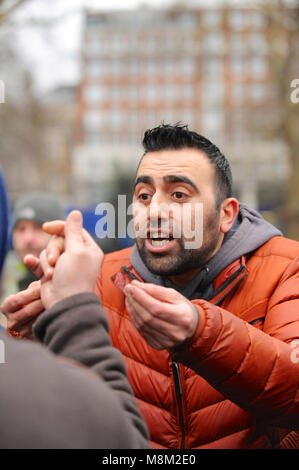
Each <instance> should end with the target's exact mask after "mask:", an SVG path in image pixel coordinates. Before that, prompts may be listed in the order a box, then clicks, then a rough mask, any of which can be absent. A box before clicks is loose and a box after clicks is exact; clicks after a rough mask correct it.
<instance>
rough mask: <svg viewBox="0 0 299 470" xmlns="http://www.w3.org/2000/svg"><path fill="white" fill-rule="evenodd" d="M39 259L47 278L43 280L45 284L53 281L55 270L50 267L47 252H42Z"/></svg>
mask: <svg viewBox="0 0 299 470" xmlns="http://www.w3.org/2000/svg"><path fill="white" fill-rule="evenodd" d="M39 258H40V264H41V267H42V270H43V272H44V276H45V278H44V279H43V282H44V281H45V280H49V279H52V277H53V273H54V268H53V266H50V264H49V262H48V257H47V252H46V250H43V251H42V252H41V254H40V256H39Z"/></svg>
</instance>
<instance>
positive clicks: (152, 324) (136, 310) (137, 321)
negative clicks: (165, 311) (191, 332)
mask: <svg viewBox="0 0 299 470" xmlns="http://www.w3.org/2000/svg"><path fill="white" fill-rule="evenodd" d="M126 306H127V310H128V313H129V315H130V317H131V319H132V321H133V323H134V325H135V327H136V328H137V329H138V330H139V331H140V332H142V334H143V332H144V331H148V332H151V333H152V335H153V336H154V337H156V336H157V334H159V335H160V334H161V335H162V336H163V338H164V339H165V338H167V337H168V335H169V330H170V329H171V328H172V325H170V324H169V323H168V322H165V321H164V320H162V319H160V318H159V317H156V316H154V315H152V314H151V312H149V311H147V310H146V309H145V308H143V307H142V306H141V305H140V304H139V303H138V302H136V300H135V299H134V298H133V297H131V296H128V297H127V298H126Z"/></svg>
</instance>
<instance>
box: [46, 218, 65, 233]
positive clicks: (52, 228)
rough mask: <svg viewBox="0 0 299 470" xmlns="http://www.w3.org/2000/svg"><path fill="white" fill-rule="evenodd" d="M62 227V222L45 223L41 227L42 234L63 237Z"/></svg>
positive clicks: (63, 223)
mask: <svg viewBox="0 0 299 470" xmlns="http://www.w3.org/2000/svg"><path fill="white" fill-rule="evenodd" d="M64 227H65V221H64V220H52V221H51V222H45V223H44V224H43V226H42V228H43V231H44V232H46V233H49V234H50V235H57V236H64Z"/></svg>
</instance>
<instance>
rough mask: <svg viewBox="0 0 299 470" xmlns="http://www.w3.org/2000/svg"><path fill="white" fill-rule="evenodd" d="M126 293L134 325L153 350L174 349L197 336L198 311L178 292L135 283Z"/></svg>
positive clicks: (153, 285)
mask: <svg viewBox="0 0 299 470" xmlns="http://www.w3.org/2000/svg"><path fill="white" fill-rule="evenodd" d="M124 292H125V295H126V307H127V310H128V313H129V315H130V317H131V319H132V322H133V323H134V325H135V327H136V328H137V330H138V331H139V333H140V334H141V335H142V336H143V338H144V339H145V340H146V341H147V342H148V343H149V345H150V346H152V347H153V348H155V349H158V350H161V349H172V348H174V347H176V346H178V345H180V344H182V343H183V342H184V341H186V340H188V339H190V338H191V337H192V336H193V335H194V333H195V331H196V329H197V325H198V319H199V313H198V310H197V308H196V307H195V305H193V304H192V303H191V302H190V301H189V300H188V299H186V298H185V297H184V296H183V295H181V294H180V293H179V292H177V291H176V290H174V289H169V288H167V287H162V286H157V285H155V284H146V283H142V282H138V281H135V280H134V281H132V282H131V283H130V284H128V285H127V286H126V287H125V290H124Z"/></svg>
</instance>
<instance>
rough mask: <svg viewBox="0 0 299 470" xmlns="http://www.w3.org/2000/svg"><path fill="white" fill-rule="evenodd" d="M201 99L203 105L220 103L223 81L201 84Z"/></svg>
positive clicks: (222, 96) (222, 98)
mask: <svg viewBox="0 0 299 470" xmlns="http://www.w3.org/2000/svg"><path fill="white" fill-rule="evenodd" d="M202 100H203V102H204V104H205V106H209V105H222V103H223V100H224V87H223V81H221V80H219V81H213V82H212V81H211V82H204V83H203V86H202Z"/></svg>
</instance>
